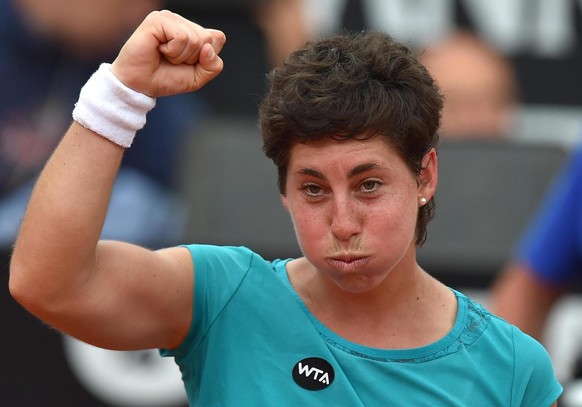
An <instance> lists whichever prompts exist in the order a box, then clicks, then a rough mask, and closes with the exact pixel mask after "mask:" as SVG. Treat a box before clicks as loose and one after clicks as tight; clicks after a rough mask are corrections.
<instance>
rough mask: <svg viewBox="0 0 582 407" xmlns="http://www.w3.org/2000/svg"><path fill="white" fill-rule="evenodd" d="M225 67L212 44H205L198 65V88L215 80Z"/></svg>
mask: <svg viewBox="0 0 582 407" xmlns="http://www.w3.org/2000/svg"><path fill="white" fill-rule="evenodd" d="M223 67H224V62H223V61H222V59H221V58H220V57H219V56H218V54H217V52H216V50H215V49H214V48H213V47H212V45H211V44H204V45H203V46H202V49H201V50H200V57H199V59H198V64H197V72H196V75H197V80H196V82H197V83H198V86H202V85H204V84H206V83H207V82H209V81H211V80H212V79H214V78H215V77H216V76H217V75H218V74H219V73H220V72H222V68H223Z"/></svg>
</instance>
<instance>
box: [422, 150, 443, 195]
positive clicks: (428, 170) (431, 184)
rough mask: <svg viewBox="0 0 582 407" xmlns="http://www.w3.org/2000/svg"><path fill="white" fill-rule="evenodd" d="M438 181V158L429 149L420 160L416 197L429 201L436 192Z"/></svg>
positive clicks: (433, 151) (434, 151)
mask: <svg viewBox="0 0 582 407" xmlns="http://www.w3.org/2000/svg"><path fill="white" fill-rule="evenodd" d="M438 179H439V174H438V156H437V153H436V150H435V149H434V148H431V149H430V151H429V152H428V153H426V154H425V155H424V157H423V158H422V169H421V171H420V175H419V177H418V197H419V198H421V197H422V198H425V199H426V200H427V201H430V199H431V198H432V197H433V196H434V194H435V192H436V187H437V184H438Z"/></svg>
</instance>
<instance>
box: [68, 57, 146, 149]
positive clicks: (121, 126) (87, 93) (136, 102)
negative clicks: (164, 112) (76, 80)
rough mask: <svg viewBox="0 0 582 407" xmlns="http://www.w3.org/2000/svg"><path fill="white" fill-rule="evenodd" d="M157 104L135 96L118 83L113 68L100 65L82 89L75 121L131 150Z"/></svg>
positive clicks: (75, 112)
mask: <svg viewBox="0 0 582 407" xmlns="http://www.w3.org/2000/svg"><path fill="white" fill-rule="evenodd" d="M155 104H156V99H155V98H152V97H149V96H147V95H144V94H143V93H139V92H136V91H134V90H133V89H131V88H129V87H127V86H125V85H124V84H123V83H122V82H121V81H120V80H119V79H117V77H116V76H115V75H114V74H113V72H112V71H111V65H110V64H101V65H100V66H99V69H98V70H97V71H96V72H95V73H94V74H93V75H92V76H91V78H89V80H88V81H87V83H86V84H85V86H83V88H82V89H81V92H80V94H79V100H78V101H77V103H76V104H75V108H74V109H73V120H75V121H76V122H77V123H79V124H81V125H82V126H83V127H86V128H88V129H89V130H92V131H93V132H95V133H97V134H99V135H100V136H102V137H105V138H107V139H109V140H110V141H112V142H114V143H115V144H118V145H120V146H122V147H125V148H128V147H130V146H131V144H132V142H133V139H134V137H135V134H136V133H137V131H138V130H140V129H141V128H143V126H144V125H145V123H146V116H147V113H148V112H149V111H150V110H151V109H153V107H154V106H155Z"/></svg>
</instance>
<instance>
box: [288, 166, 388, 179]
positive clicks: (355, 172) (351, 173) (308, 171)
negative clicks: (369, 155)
mask: <svg viewBox="0 0 582 407" xmlns="http://www.w3.org/2000/svg"><path fill="white" fill-rule="evenodd" d="M374 168H378V164H376V163H364V164H360V165H357V166H355V167H354V168H352V169H351V170H350V171H349V172H348V174H347V175H348V178H352V177H354V176H356V175H358V174H361V173H363V172H366V171H369V170H372V169H374ZM297 173H298V174H303V175H310V176H312V177H315V178H319V179H322V180H325V179H326V177H325V175H323V174H322V173H321V172H319V171H317V170H314V169H313V168H302V169H300V170H299V171H297Z"/></svg>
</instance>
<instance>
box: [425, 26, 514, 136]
mask: <svg viewBox="0 0 582 407" xmlns="http://www.w3.org/2000/svg"><path fill="white" fill-rule="evenodd" d="M422 61H423V63H424V64H425V65H426V66H427V68H428V69H429V71H430V72H431V74H432V75H433V77H434V78H435V79H436V81H437V83H438V84H439V86H440V88H441V92H442V93H443V95H444V96H445V107H444V110H443V117H442V125H441V134H442V135H443V136H444V137H449V138H453V137H455V138H460V137H464V138H467V137H493V138H503V137H506V136H507V135H508V134H509V133H510V131H511V126H512V120H513V117H514V114H515V113H514V111H515V109H516V105H517V99H518V96H517V84H516V78H515V76H514V72H513V69H512V66H511V63H510V62H509V61H508V60H507V59H505V58H504V57H503V56H502V55H501V54H499V53H498V52H496V51H495V50H494V49H493V48H492V47H490V46H489V45H488V44H487V43H486V42H484V41H483V40H482V39H480V38H479V37H477V36H476V35H474V34H472V33H470V32H468V31H457V32H455V33H453V34H452V35H450V36H448V37H446V38H445V39H443V40H442V41H439V42H437V43H434V44H432V45H430V46H429V47H428V48H427V49H426V50H425V51H424V53H423V55H422Z"/></svg>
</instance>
